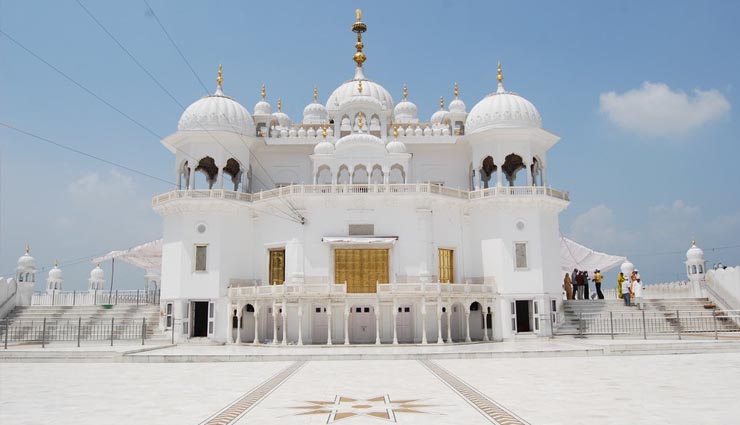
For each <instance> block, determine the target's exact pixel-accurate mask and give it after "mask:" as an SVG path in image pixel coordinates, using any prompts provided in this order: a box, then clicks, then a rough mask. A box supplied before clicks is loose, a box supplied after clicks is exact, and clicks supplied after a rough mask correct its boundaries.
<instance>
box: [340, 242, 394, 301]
mask: <svg viewBox="0 0 740 425" xmlns="http://www.w3.org/2000/svg"><path fill="white" fill-rule="evenodd" d="M334 282H335V283H339V284H341V283H344V282H347V292H349V293H364V294H367V293H374V292H375V289H376V286H375V284H376V282H380V283H388V250H387V249H337V250H334Z"/></svg>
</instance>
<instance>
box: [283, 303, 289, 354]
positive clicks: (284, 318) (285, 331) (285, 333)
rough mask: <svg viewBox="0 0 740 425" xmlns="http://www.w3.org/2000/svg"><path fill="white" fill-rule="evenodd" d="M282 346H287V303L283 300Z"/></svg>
mask: <svg viewBox="0 0 740 425" xmlns="http://www.w3.org/2000/svg"><path fill="white" fill-rule="evenodd" d="M282 316H283V345H288V303H287V302H285V300H283V314H282Z"/></svg>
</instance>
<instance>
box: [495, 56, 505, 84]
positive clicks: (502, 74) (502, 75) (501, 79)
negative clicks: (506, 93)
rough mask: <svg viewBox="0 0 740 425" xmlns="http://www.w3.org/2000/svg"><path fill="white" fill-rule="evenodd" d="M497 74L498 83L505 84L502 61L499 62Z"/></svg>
mask: <svg viewBox="0 0 740 425" xmlns="http://www.w3.org/2000/svg"><path fill="white" fill-rule="evenodd" d="M496 73H497V74H498V76H497V77H496V79H497V80H498V82H499V83H503V82H504V70H503V69H502V68H501V61H499V62H498V67H497V68H496Z"/></svg>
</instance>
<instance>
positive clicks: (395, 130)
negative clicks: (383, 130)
mask: <svg viewBox="0 0 740 425" xmlns="http://www.w3.org/2000/svg"><path fill="white" fill-rule="evenodd" d="M393 137H398V124H395V125H394V126H393Z"/></svg>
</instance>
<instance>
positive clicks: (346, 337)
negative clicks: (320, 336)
mask: <svg viewBox="0 0 740 425" xmlns="http://www.w3.org/2000/svg"><path fill="white" fill-rule="evenodd" d="M345 302H346V301H345ZM344 345H349V310H348V309H347V307H346V304H345V307H344Z"/></svg>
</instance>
